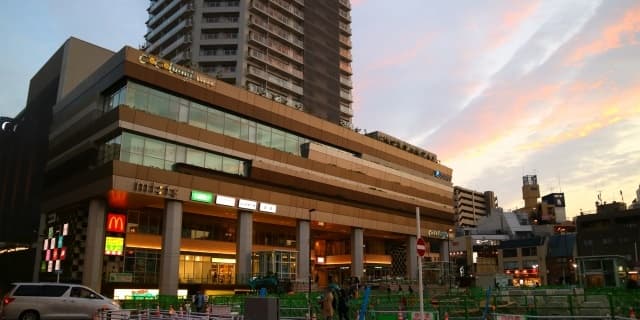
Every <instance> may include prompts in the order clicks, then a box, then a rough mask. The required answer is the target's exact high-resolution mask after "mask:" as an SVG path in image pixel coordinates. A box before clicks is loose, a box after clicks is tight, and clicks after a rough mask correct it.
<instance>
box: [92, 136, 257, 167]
mask: <svg viewBox="0 0 640 320" xmlns="http://www.w3.org/2000/svg"><path fill="white" fill-rule="evenodd" d="M116 159H117V160H120V161H124V162H129V163H134V164H139V165H143V166H147V167H155V168H160V169H165V170H172V169H173V165H174V164H176V163H186V164H190V165H193V166H197V167H201V168H206V169H211V170H215V171H221V172H224V173H228V174H233V175H239V176H243V177H246V176H247V175H248V171H249V164H248V161H244V160H239V159H235V158H231V157H228V156H223V155H220V154H217V153H213V152H209V151H203V150H200V149H195V148H190V147H186V146H183V145H179V144H175V143H170V142H165V141H162V140H158V139H154V138H149V137H145V136H141V135H137V134H133V133H129V132H123V133H122V134H121V135H120V136H117V137H115V138H113V139H111V140H110V141H108V142H106V143H105V144H104V145H103V147H101V148H100V151H99V159H98V161H99V163H106V162H109V161H111V160H116Z"/></svg>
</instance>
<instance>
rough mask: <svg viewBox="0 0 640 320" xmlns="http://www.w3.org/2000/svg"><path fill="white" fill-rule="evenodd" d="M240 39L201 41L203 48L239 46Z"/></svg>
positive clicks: (207, 39)
mask: <svg viewBox="0 0 640 320" xmlns="http://www.w3.org/2000/svg"><path fill="white" fill-rule="evenodd" d="M237 44H238V38H202V39H200V45H201V46H212V45H237Z"/></svg>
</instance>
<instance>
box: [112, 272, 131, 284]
mask: <svg viewBox="0 0 640 320" xmlns="http://www.w3.org/2000/svg"><path fill="white" fill-rule="evenodd" d="M109 281H110V282H133V273H130V272H111V273H110V274H109Z"/></svg>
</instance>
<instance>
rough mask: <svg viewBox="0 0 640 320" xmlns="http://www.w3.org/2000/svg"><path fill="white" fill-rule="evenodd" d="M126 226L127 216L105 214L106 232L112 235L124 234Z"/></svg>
mask: <svg viewBox="0 0 640 320" xmlns="http://www.w3.org/2000/svg"><path fill="white" fill-rule="evenodd" d="M126 226H127V216H126V215H124V214H118V213H109V214H107V231H108V232H113V233H125V232H126V230H127V229H126Z"/></svg>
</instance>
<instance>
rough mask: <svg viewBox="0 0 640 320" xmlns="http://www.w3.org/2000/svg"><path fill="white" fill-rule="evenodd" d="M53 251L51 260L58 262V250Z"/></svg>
mask: <svg viewBox="0 0 640 320" xmlns="http://www.w3.org/2000/svg"><path fill="white" fill-rule="evenodd" d="M51 251H53V252H52V254H51V259H52V260H58V249H53V250H51Z"/></svg>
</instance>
